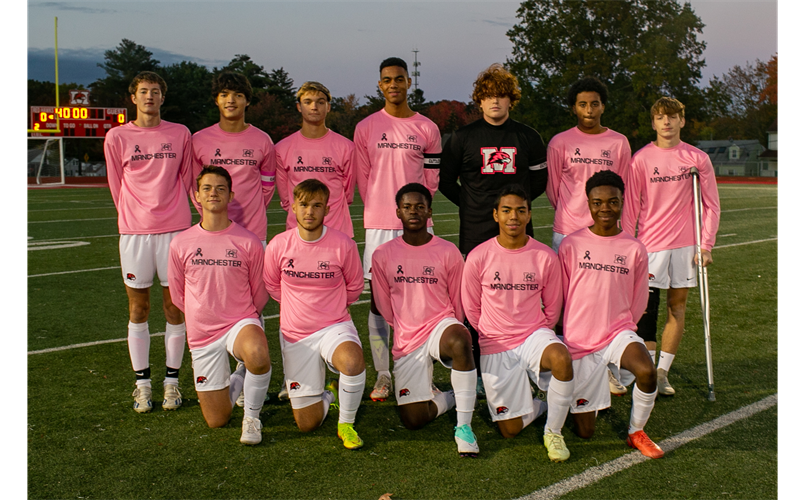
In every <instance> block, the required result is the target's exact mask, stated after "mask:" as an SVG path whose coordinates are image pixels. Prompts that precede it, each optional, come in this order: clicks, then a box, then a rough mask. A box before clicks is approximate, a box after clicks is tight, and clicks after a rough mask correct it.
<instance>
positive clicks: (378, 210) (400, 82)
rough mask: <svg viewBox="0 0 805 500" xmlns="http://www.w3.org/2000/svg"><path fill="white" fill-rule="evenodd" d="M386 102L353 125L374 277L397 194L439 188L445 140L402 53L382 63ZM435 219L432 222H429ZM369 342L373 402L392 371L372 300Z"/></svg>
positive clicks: (392, 227) (367, 261)
mask: <svg viewBox="0 0 805 500" xmlns="http://www.w3.org/2000/svg"><path fill="white" fill-rule="evenodd" d="M377 85H378V86H379V87H380V91H381V92H383V96H384V97H385V99H386V104H385V106H384V107H383V109H381V110H380V111H378V112H377V113H374V114H372V115H370V116H368V117H367V118H365V119H364V120H362V121H361V122H360V123H358V125H357V126H356V127H355V136H354V139H355V166H356V176H357V180H358V191H360V194H361V199H362V200H363V204H364V210H363V227H364V228H366V236H365V238H364V239H365V241H366V245H365V246H364V249H363V276H364V278H366V279H368V280H369V287H370V289H371V284H372V282H371V280H372V270H371V266H372V253H374V251H375V248H377V247H378V246H380V245H381V244H383V243H385V242H387V241H391V240H392V239H394V238H396V237H397V236H400V235H401V234H402V224H401V223H400V220H399V219H397V218H396V217H395V216H394V215H393V214H394V213H395V211H396V207H395V206H394V196H395V194H396V193H397V190H398V189H400V188H401V187H402V186H404V185H406V184H408V183H409V182H418V183H420V184H423V185H424V186H426V187H427V188H428V190H430V192H431V194H433V193H435V192H436V189H437V188H438V187H439V170H438V168H439V158H440V154H441V152H442V143H441V138H440V136H439V128H438V127H437V126H436V124H435V123H433V122H432V121H430V120H429V119H428V118H426V117H424V116H422V115H420V114H419V113H416V112H414V111H413V110H411V108H410V107H408V89H409V87H410V86H411V79H410V78H409V77H408V65H407V64H406V63H405V61H403V60H402V59H400V58H398V57H391V58H388V59H386V60H384V61H383V62H382V63H380V81H379V82H377ZM432 225H433V222H432V221H428V226H432ZM368 322H369V345H370V347H371V349H372V361H373V362H374V368H375V370H376V371H377V375H378V376H377V381H376V382H375V385H374V388H373V389H372V393H371V395H370V396H371V398H372V400H373V401H385V400H386V399H387V398H388V397H389V393H390V391H391V372H390V371H389V325H388V323H386V321H385V320H384V319H383V316H381V315H380V312H379V311H378V310H377V306H376V305H375V302H374V298H372V304H371V310H370V312H369V320H368Z"/></svg>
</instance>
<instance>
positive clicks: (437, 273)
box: [372, 236, 464, 359]
mask: <svg viewBox="0 0 805 500" xmlns="http://www.w3.org/2000/svg"><path fill="white" fill-rule="evenodd" d="M463 270H464V259H463V258H462V257H461V252H459V251H458V247H456V246H455V245H454V244H452V243H450V242H449V241H446V240H443V239H442V238H439V237H438V236H434V237H433V238H431V240H430V241H429V242H428V243H426V244H424V245H421V246H411V245H409V244H408V243H406V242H405V241H404V240H403V239H402V236H400V237H398V238H395V239H393V240H391V241H389V242H387V243H384V244H382V245H380V246H379V247H377V250H375V252H374V253H373V254H372V293H373V294H374V300H375V305H377V308H378V310H379V311H380V314H382V315H383V318H385V319H386V321H388V322H389V323H390V324H392V325H393V326H394V346H393V347H392V350H391V353H392V355H393V356H394V359H399V358H400V357H402V356H405V355H406V354H409V353H411V352H412V351H414V350H416V349H417V348H419V346H421V345H422V344H423V343H425V341H426V340H428V336H429V335H430V334H431V332H432V331H433V329H434V328H435V327H436V325H437V324H438V323H439V322H440V321H442V320H443V319H445V318H456V319H458V320H459V321H463V320H464V312H463V309H462V307H461V274H462V272H463Z"/></svg>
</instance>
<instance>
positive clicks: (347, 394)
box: [338, 370, 366, 424]
mask: <svg viewBox="0 0 805 500" xmlns="http://www.w3.org/2000/svg"><path fill="white" fill-rule="evenodd" d="M365 387H366V370H364V371H362V372H361V373H359V374H358V375H353V376H350V375H344V374H343V373H342V374H341V375H339V377H338V423H339V424H354V423H355V414H357V413H358V407H359V406H360V404H361V398H362V397H363V389H364V388H365Z"/></svg>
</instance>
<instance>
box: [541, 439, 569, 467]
mask: <svg viewBox="0 0 805 500" xmlns="http://www.w3.org/2000/svg"><path fill="white" fill-rule="evenodd" d="M542 441H543V443H544V444H545V448H547V449H548V458H550V459H551V460H552V461H554V462H564V461H565V460H567V459H568V458H570V450H568V449H567V446H566V445H565V438H564V437H563V436H562V435H561V434H553V433H550V432H549V433H546V434H545V435H544V436H543V437H542Z"/></svg>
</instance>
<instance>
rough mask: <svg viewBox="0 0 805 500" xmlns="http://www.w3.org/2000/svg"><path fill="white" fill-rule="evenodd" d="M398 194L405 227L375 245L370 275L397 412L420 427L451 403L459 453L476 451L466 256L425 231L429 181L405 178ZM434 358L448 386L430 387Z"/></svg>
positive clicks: (474, 453)
mask: <svg viewBox="0 0 805 500" xmlns="http://www.w3.org/2000/svg"><path fill="white" fill-rule="evenodd" d="M396 201H397V218H399V219H400V221H402V225H403V235H402V236H400V237H398V238H395V239H393V240H391V241H389V242H387V243H384V244H382V245H380V246H379V247H378V248H377V250H375V253H374V254H373V255H372V276H373V277H374V285H373V291H374V294H375V300H376V304H377V308H378V309H379V310H380V313H381V314H382V315H383V317H384V318H385V319H386V321H388V322H389V323H391V324H392V325H393V326H394V347H393V349H392V354H393V355H394V386H395V389H396V390H395V394H396V396H397V404H398V405H399V410H400V418H401V419H402V421H403V424H405V427H406V428H408V429H418V428H420V427H422V426H423V425H425V424H426V423H428V422H430V421H431V420H433V419H435V418H436V417H438V416H439V415H441V414H443V413H444V412H446V411H447V410H449V409H450V408H452V407H453V406H455V407H456V416H457V420H458V423H457V425H456V429H455V440H456V444H457V445H458V453H459V455H461V456H462V457H465V456H472V457H475V456H477V455H478V442H477V440H476V439H475V434H474V433H473V432H472V426H471V423H472V412H473V409H474V407H475V361H474V360H473V357H472V340H471V338H470V332H468V331H467V329H466V328H465V327H464V325H463V324H462V321H463V319H464V313H463V310H462V308H461V273H462V271H463V269H464V260H463V259H462V257H461V253H460V252H459V251H458V248H456V246H455V245H453V244H452V243H450V242H448V241H445V240H443V239H441V238H439V237H437V236H434V235H433V234H431V233H429V232H428V230H427V227H428V226H427V223H428V219H430V218H431V215H432V210H431V203H432V202H433V197H432V195H431V193H430V190H428V188H426V187H425V186H423V185H422V184H418V183H411V184H406V185H405V186H403V187H402V188H401V189H400V190H399V191H397V196H396ZM435 361H439V362H440V363H442V365H443V366H444V367H445V368H448V369H450V381H451V383H452V386H453V390H452V391H448V392H440V391H437V392H432V391H431V384H432V382H433V363H434V362H435Z"/></svg>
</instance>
